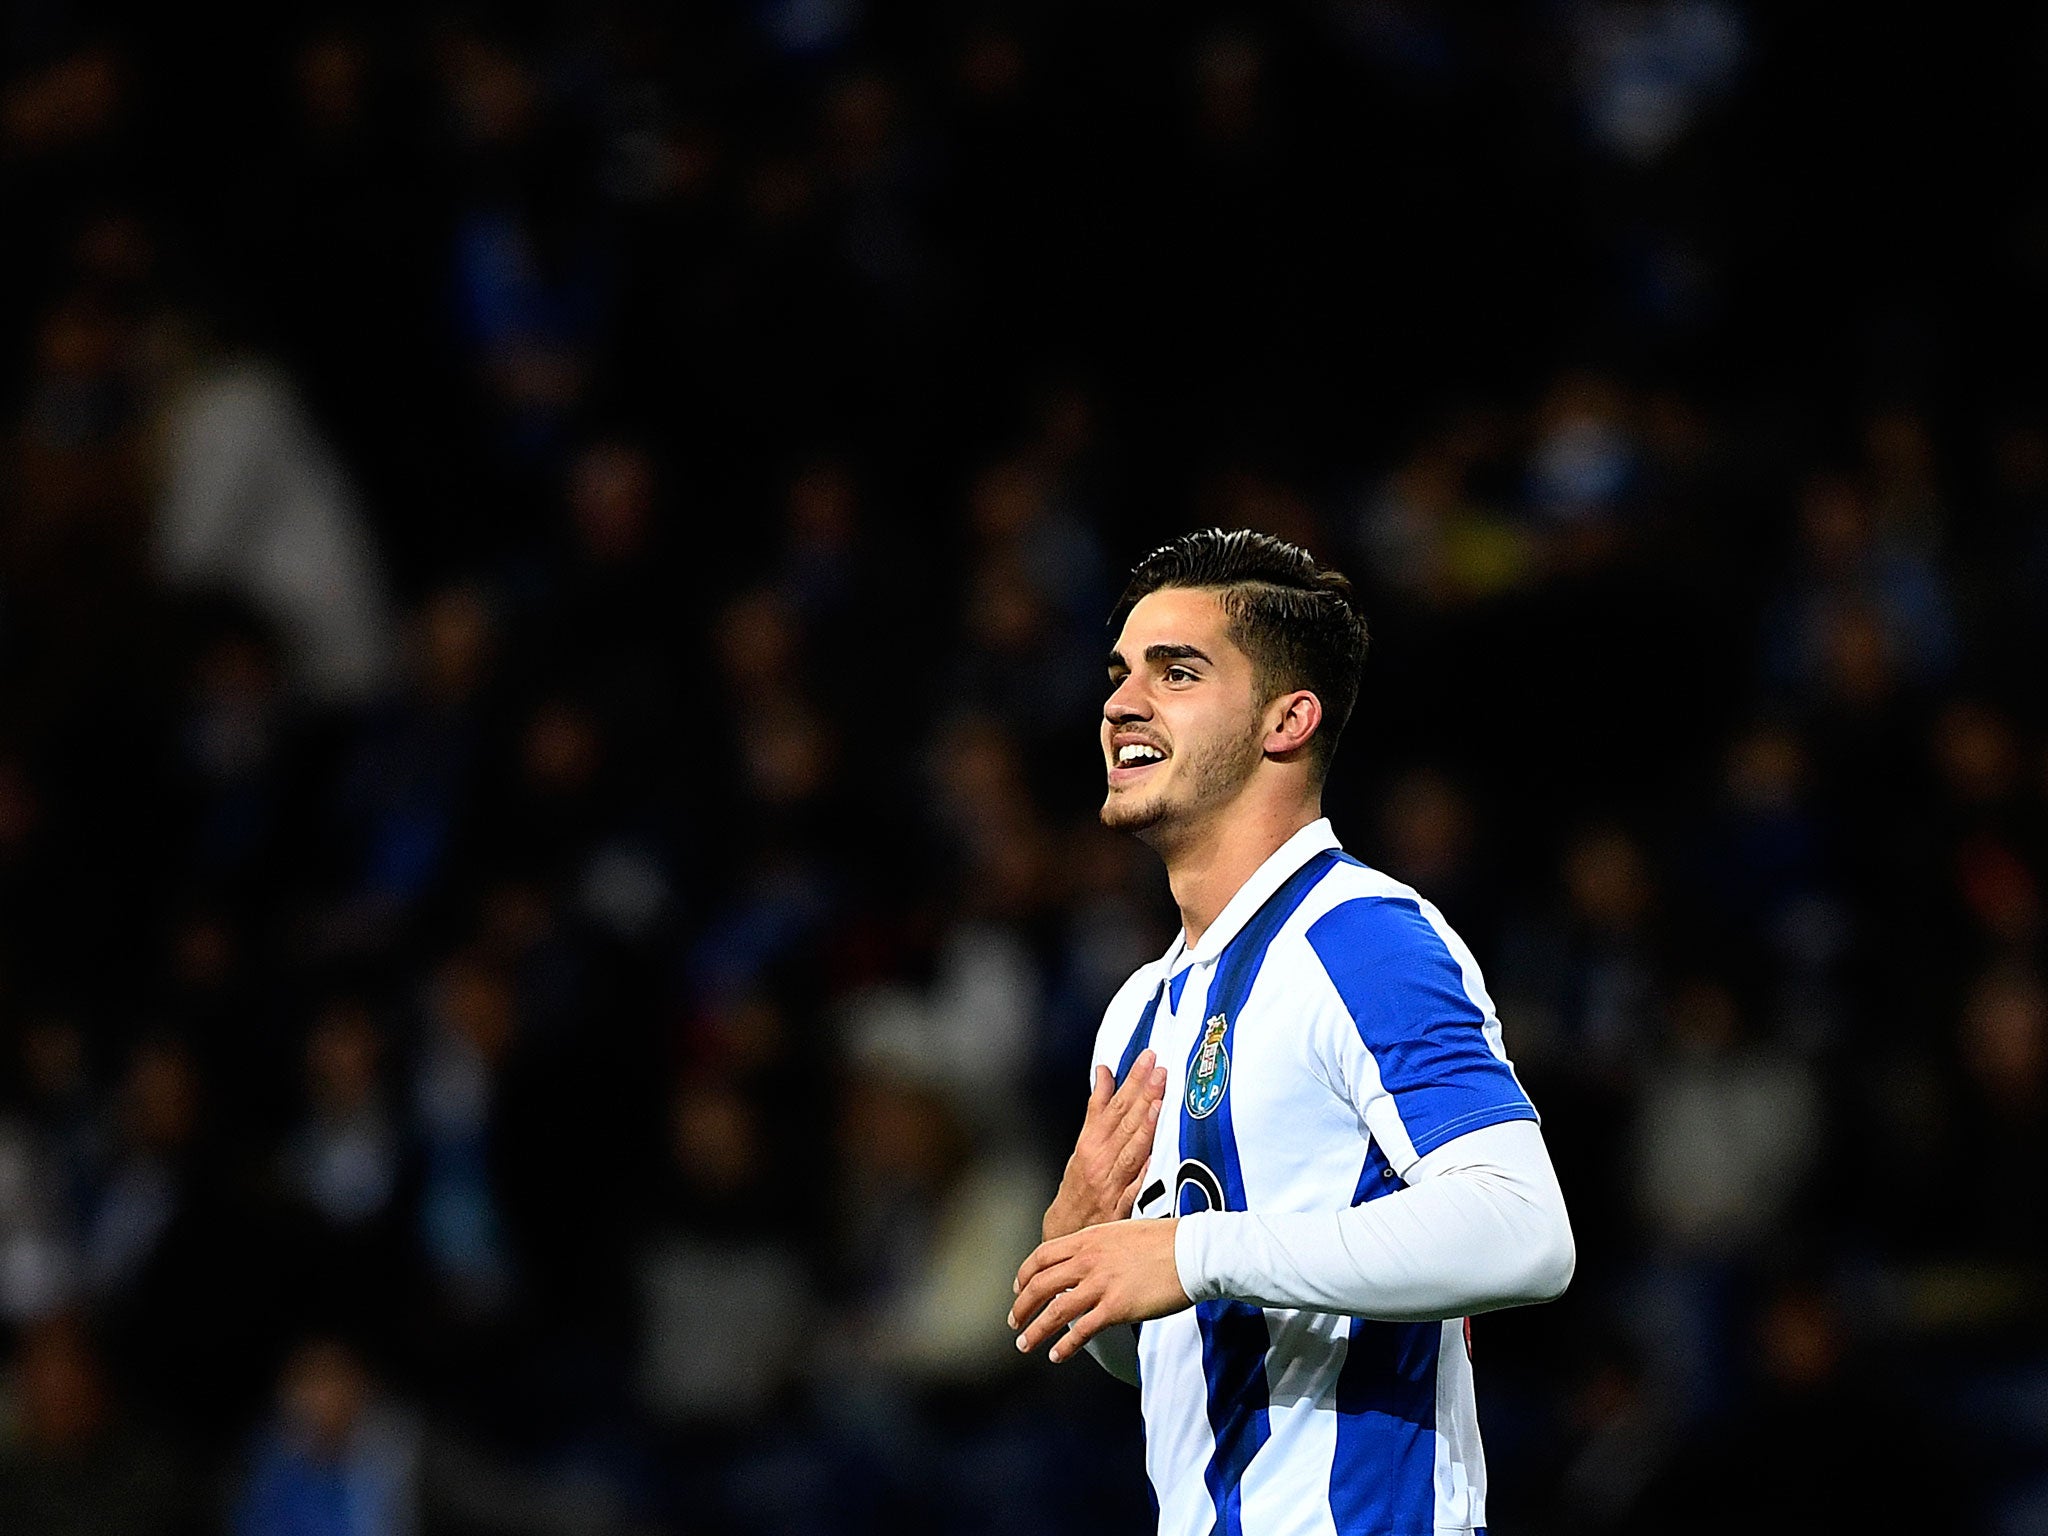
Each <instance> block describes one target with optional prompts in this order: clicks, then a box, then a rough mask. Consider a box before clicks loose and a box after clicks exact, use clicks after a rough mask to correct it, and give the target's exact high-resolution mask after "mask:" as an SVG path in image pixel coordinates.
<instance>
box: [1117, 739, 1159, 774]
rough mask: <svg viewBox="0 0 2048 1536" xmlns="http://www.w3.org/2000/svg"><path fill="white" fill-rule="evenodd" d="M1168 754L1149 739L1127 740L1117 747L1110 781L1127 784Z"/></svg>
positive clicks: (1153, 766) (1157, 763)
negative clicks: (1148, 740)
mask: <svg viewBox="0 0 2048 1536" xmlns="http://www.w3.org/2000/svg"><path fill="white" fill-rule="evenodd" d="M1167 756H1168V754H1167V753H1166V751H1165V750H1164V749H1163V748H1160V747H1155V746H1153V745H1152V744H1151V743H1150V742H1147V741H1127V742H1125V743H1124V744H1123V745H1122V746H1120V747H1118V748H1117V749H1116V761H1115V762H1114V763H1113V764H1112V765H1111V766H1110V770H1109V781H1110V783H1112V784H1127V783H1129V782H1130V781H1131V780H1133V779H1136V778H1139V777H1141V776H1142V775H1143V774H1144V773H1145V772H1146V771H1147V770H1148V769H1151V768H1155V767H1157V766H1158V765H1159V764H1161V763H1163V762H1165V761H1166V759H1167Z"/></svg>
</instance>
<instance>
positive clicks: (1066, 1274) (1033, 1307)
mask: <svg viewBox="0 0 2048 1536" xmlns="http://www.w3.org/2000/svg"><path fill="white" fill-rule="evenodd" d="M1081 1278H1082V1270H1081V1267H1080V1266H1079V1265H1077V1264H1063V1265H1057V1266H1055V1267H1054V1268H1052V1269H1048V1270H1045V1271H1043V1272H1041V1273H1040V1274H1039V1275H1038V1276H1037V1277H1036V1278H1035V1279H1033V1280H1032V1281H1031V1282H1030V1283H1029V1284H1027V1285H1026V1286H1025V1287H1024V1289H1023V1290H1022V1291H1021V1292H1019V1293H1018V1296H1017V1300H1016V1302H1015V1303H1014V1304H1013V1305H1012V1306H1011V1308H1010V1316H1009V1318H1008V1322H1009V1324H1010V1326H1011V1327H1012V1328H1022V1329H1025V1330H1026V1331H1029V1330H1030V1328H1031V1327H1032V1325H1033V1324H1034V1323H1036V1322H1037V1321H1038V1318H1039V1314H1040V1313H1042V1312H1043V1311H1045V1309H1046V1308H1047V1307H1049V1306H1051V1305H1052V1304H1053V1303H1054V1302H1055V1301H1057V1300H1058V1299H1059V1297H1060V1296H1061V1295H1062V1294H1063V1293H1064V1292H1066V1291H1067V1290H1069V1289H1071V1288H1072V1287H1073V1286H1074V1285H1075V1284H1076V1283H1077V1282H1078V1281H1079V1280H1080V1279H1081Z"/></svg>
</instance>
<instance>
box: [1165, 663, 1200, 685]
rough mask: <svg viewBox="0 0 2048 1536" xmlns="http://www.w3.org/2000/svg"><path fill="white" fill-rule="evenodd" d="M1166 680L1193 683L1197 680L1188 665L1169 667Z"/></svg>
mask: <svg viewBox="0 0 2048 1536" xmlns="http://www.w3.org/2000/svg"><path fill="white" fill-rule="evenodd" d="M1166 680H1167V681H1168V682H1169V683H1191V682H1193V681H1194V680H1195V674H1194V673H1193V672H1192V671H1190V670H1189V669H1188V668H1186V667H1168V668H1167V669H1166Z"/></svg>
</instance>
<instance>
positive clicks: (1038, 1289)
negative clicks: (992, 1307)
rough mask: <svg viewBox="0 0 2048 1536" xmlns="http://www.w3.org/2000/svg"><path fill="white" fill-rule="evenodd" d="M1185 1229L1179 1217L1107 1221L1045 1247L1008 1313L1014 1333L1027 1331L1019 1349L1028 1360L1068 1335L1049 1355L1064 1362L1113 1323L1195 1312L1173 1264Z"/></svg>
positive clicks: (1028, 1266) (1035, 1255)
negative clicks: (1176, 1240)
mask: <svg viewBox="0 0 2048 1536" xmlns="http://www.w3.org/2000/svg"><path fill="white" fill-rule="evenodd" d="M1179 1225H1180V1219H1179V1218H1178V1217H1171V1218H1168V1219H1166V1220H1164V1221H1161V1220H1158V1219H1139V1220H1127V1221H1106V1222H1103V1223H1102V1224H1101V1225H1100V1226H1094V1227H1083V1228H1082V1229H1081V1230H1080V1231H1079V1232H1075V1233H1071V1234H1069V1235H1068V1236H1066V1237H1056V1238H1054V1239H1053V1240H1052V1241H1051V1242H1049V1243H1040V1244H1039V1245H1038V1247H1037V1248H1035V1249H1034V1250H1032V1254H1031V1257H1030V1258H1028V1259H1026V1260H1025V1261H1024V1267H1023V1268H1022V1269H1020V1270H1018V1271H1017V1284H1016V1293H1017V1301H1016V1304H1015V1305H1014V1306H1013V1307H1012V1308H1011V1309H1010V1326H1011V1327H1012V1328H1015V1327H1017V1326H1018V1324H1019V1323H1022V1324H1023V1326H1024V1331H1023V1332H1022V1333H1020V1334H1018V1335H1017V1347H1018V1348H1019V1349H1021V1350H1023V1351H1024V1352H1025V1353H1027V1354H1028V1353H1030V1352H1031V1351H1032V1350H1034V1349H1036V1348H1037V1347H1038V1346H1039V1345H1040V1344H1042V1343H1044V1342H1045V1341H1046V1340H1047V1339H1048V1338H1051V1337H1052V1336H1053V1335H1055V1334H1057V1333H1058V1332H1059V1331H1060V1330H1061V1329H1062V1328H1064V1329H1065V1330H1066V1336H1065V1337H1064V1338H1061V1339H1059V1340H1058V1342H1056V1343H1055V1344H1054V1345H1053V1347H1052V1349H1051V1350H1050V1351H1049V1358H1051V1359H1052V1360H1053V1361H1055V1362H1058V1361H1061V1360H1064V1359H1066V1358H1067V1356H1069V1355H1071V1354H1073V1353H1074V1351H1076V1350H1078V1349H1079V1348H1080V1347H1081V1346H1082V1345H1083V1344H1085V1343H1087V1342H1088V1341H1089V1340H1090V1339H1092V1338H1094V1337H1095V1335H1096V1334H1098V1333H1100V1332H1101V1331H1102V1330H1103V1329H1105V1328H1107V1327H1109V1326H1110V1325H1111V1324H1112V1323H1136V1322H1143V1321H1144V1320H1146V1319H1147V1318H1154V1317H1165V1316H1166V1315H1167V1314H1168V1313H1170V1312H1178V1311H1180V1310H1181V1308H1183V1307H1188V1306H1192V1305H1194V1303H1192V1302H1191V1301H1189V1300H1188V1293H1187V1292H1186V1291H1184V1290H1182V1289H1181V1285H1180V1271H1179V1270H1177V1269H1175V1268H1174V1263H1173V1234H1174V1230H1175V1229H1176V1228H1177V1227H1179Z"/></svg>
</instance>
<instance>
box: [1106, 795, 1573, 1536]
mask: <svg viewBox="0 0 2048 1536" xmlns="http://www.w3.org/2000/svg"><path fill="white" fill-rule="evenodd" d="M1147 1045H1150V1046H1151V1047H1152V1048H1153V1049H1154V1050H1155V1051H1157V1053H1158V1058H1159V1061H1160V1063H1161V1064H1162V1065H1163V1066H1165V1068H1166V1069H1167V1087H1166V1110H1165V1112H1163V1113H1162V1114H1161V1115H1160V1118H1159V1128H1158V1131H1157V1133H1156V1135H1155V1139H1154V1142H1153V1148H1152V1161H1151V1164H1150V1167H1149V1169H1148V1171H1147V1174H1146V1180H1145V1184H1144V1186H1143V1194H1142V1195H1141V1197H1140V1206H1139V1209H1138V1211H1137V1212H1136V1213H1135V1214H1136V1215H1138V1216H1141V1217H1144V1216H1163V1215H1168V1214H1172V1213H1175V1212H1177V1213H1179V1214H1182V1215H1187V1214H1190V1213H1192V1212H1196V1211H1202V1210H1233V1211H1245V1210H1249V1211H1258V1212H1265V1213H1278V1212H1293V1211H1330V1210H1339V1209H1342V1208H1344V1207H1347V1206H1352V1205H1356V1204H1360V1203H1362V1202H1364V1201H1367V1200H1373V1199H1376V1198H1379V1197H1381V1196H1383V1195H1387V1194H1391V1193H1393V1192H1394V1191H1396V1190H1399V1189H1401V1188H1403V1187H1404V1186H1403V1183H1402V1178H1403V1176H1404V1175H1405V1174H1406V1173H1408V1172H1409V1171H1410V1170H1411V1169H1412V1168H1413V1166H1414V1164H1415V1162H1416V1161H1417V1160H1418V1159H1419V1158H1421V1157H1423V1156H1424V1155H1426V1154H1428V1153H1430V1152H1432V1151H1434V1150H1435V1149H1436V1148H1438V1147H1440V1146H1442V1145H1444V1144H1445V1143H1447V1142H1449V1141H1451V1140H1452V1139H1454V1138H1455V1137H1458V1136H1460V1135H1463V1134H1465V1133H1466V1132H1468V1131H1474V1130H1478V1129H1480V1128H1481V1127H1484V1126H1489V1125H1497V1124H1500V1123H1501V1122H1503V1121H1509V1120H1534V1119H1535V1118H1536V1111H1535V1110H1534V1108H1533V1107H1531V1105H1530V1103H1529V1099H1528V1096H1527V1095H1526V1094H1525V1093H1524V1092H1523V1091H1522V1087H1521V1085H1520V1083H1518V1082H1517V1081H1516V1080H1515V1075H1514V1071H1513V1069H1512V1068H1511V1067H1510V1066H1509V1065H1508V1061H1507V1056H1506V1053H1505V1051H1504V1050H1503V1048H1502V1044H1501V1034H1500V1023H1499V1020H1498V1019H1497V1018H1496V1017H1495V1015H1494V1009H1493V1004H1492V1002H1491V1000H1490V999H1489V998H1488V997H1487V994H1486V988H1485V984H1484V983H1483V982H1482V981H1481V980H1480V976H1479V967H1478V965H1477V963H1476V962H1475V961H1474V960H1473V958H1472V954H1471V952H1470V951H1469V950H1468V949H1466V947H1465V945H1464V942H1463V941H1462V940H1460V939H1459V938H1458V936H1457V935H1456V934H1455V933H1453V932H1452V931H1451V929H1450V928H1449V926H1448V925H1446V924H1445V922H1444V920H1443V918H1442V917H1441V916H1440V915H1439V914H1438V912H1437V910H1436V909H1435V908H1434V907H1433V906H1431V905H1430V904H1429V903H1428V902H1427V901H1424V900H1422V898H1421V897H1419V896H1418V895H1417V894H1416V893H1415V892H1414V891H1413V890H1411V889H1409V888H1408V887H1407V886H1405V885H1402V884H1401V883H1399V882H1398V881H1396V880H1393V879H1390V878H1389V877H1387V876H1386V875H1383V874H1381V873H1379V872H1378V871H1377V870H1373V869H1369V868H1367V867H1366V866H1365V865H1363V864H1361V863H1359V862H1358V861H1357V860H1356V859H1353V858H1351V857H1350V856H1349V855H1348V854H1346V853H1344V852H1343V851H1342V849H1341V848H1340V847H1339V846H1338V843H1337V840H1336V838H1335V836H1334V835H1333V834H1332V833H1331V830H1330V824H1329V822H1328V821H1327V820H1325V821H1318V822H1315V823H1314V824H1312V825H1310V826H1307V827H1304V828H1303V829H1302V830H1301V831H1300V832H1298V833H1296V834H1295V835H1294V836H1293V837H1292V838H1290V839H1289V840H1288V841H1287V842H1286V843H1285V844H1284V845H1283V846H1282V847H1281V848H1280V849H1279V850H1278V851H1277V852H1275V853H1274V854H1273V856H1272V857H1271V858H1270V859H1268V860H1267V861H1266V862H1265V863H1264V864H1263V865H1261V866H1260V868H1259V870H1258V871H1257V873H1255V874H1254V875H1253V876H1252V877H1251V879H1250V880H1248V881H1247V882H1246V883H1245V885H1244V886H1243V888H1242V889H1240V890H1239V891H1238V893H1237V894H1236V896H1235V897H1233V898H1232V899H1231V901H1230V903H1229V905H1227V906H1226V907H1225V908H1224V910H1223V912H1222V914H1221V915H1220V916H1219V917H1218V918H1217V920H1216V922H1215V923H1214V924H1213V925H1212V926H1211V927H1210V928H1209V930H1208V931H1207V932H1206V933H1204V934H1203V935H1202V941H1201V943H1199V944H1198V945H1196V946H1195V947H1194V948H1193V949H1192V950H1190V949H1188V948H1187V947H1186V945H1185V943H1184V941H1182V940H1176V942H1175V944H1174V946H1173V948H1172V949H1170V950H1168V951H1167V953H1166V955H1165V956H1164V957H1163V958H1161V959H1160V960H1158V961H1155V962H1154V963H1152V964H1151V965H1148V966H1145V967H1144V968H1142V969H1141V970H1139V971H1138V973H1137V974H1136V975H1134V976H1132V977H1131V979H1130V980H1129V981H1128V982H1126V983H1125V985H1124V986H1123V988H1122V989H1121V990H1119V992H1118V993H1117V995H1116V997H1115V999H1114V1000H1113V1001H1112V1002H1111V1003H1110V1006H1109V1011H1108V1013H1107V1015H1106V1017H1105V1018H1104V1020H1103V1025H1102V1030H1101V1033H1100V1035H1099V1036H1098V1038H1097V1042H1096V1060H1097V1061H1098V1062H1101V1063H1105V1064H1107V1065H1108V1066H1110V1067H1111V1068H1112V1069H1113V1070H1114V1071H1115V1072H1116V1074H1117V1079H1118V1081H1119V1082H1121V1081H1122V1080H1123V1077H1124V1076H1125V1075H1126V1074H1127V1073H1128V1072H1129V1071H1130V1069H1131V1066H1132V1063H1133V1062H1135V1060H1136V1059H1137V1056H1138V1054H1139V1052H1140V1051H1142V1050H1144V1049H1145V1047H1146V1046H1147ZM1138 1368H1139V1379H1140V1386H1141V1389H1142V1393H1143V1404H1144V1415H1145V1438H1146V1450H1145V1462H1146V1470H1147V1472H1148V1473H1149V1475H1150V1477H1151V1480H1152V1486H1153V1490H1154V1492H1155V1494H1156V1495H1157V1498H1158V1502H1159V1530H1160V1533H1161V1536H1211V1533H1215V1536H1296V1533H1299V1536H1312V1533H1313V1536H1367V1533H1370V1536H1451V1533H1458V1536H1463V1533H1466V1532H1472V1531H1478V1530H1483V1528H1484V1526H1485V1523H1486V1468H1485V1461H1484V1459H1483V1457H1482V1455H1481V1452H1480V1447H1479V1423H1478V1417H1477V1412H1476V1408H1475V1404H1474V1399H1473V1390H1472V1366H1471V1360H1470V1357H1469V1355H1468V1352H1467V1349H1466V1343H1465V1334H1464V1320H1463V1319H1460V1318H1452V1319H1449V1320H1446V1321H1442V1322H1424V1323H1412V1322H1411V1323H1401V1322H1374V1321H1365V1320H1362V1319H1357V1318H1351V1317H1342V1316H1334V1315H1331V1314H1328V1313H1319V1312H1305V1311H1293V1310H1284V1309H1279V1308H1261V1307H1257V1306H1253V1305H1250V1304H1248V1303H1245V1302H1242V1301H1229V1300H1222V1301H1205V1302H1201V1303H1198V1304H1197V1305H1196V1306H1194V1307H1193V1308H1190V1309H1188V1310H1185V1311H1182V1312H1179V1313H1176V1314H1175V1315H1173V1316H1171V1317H1166V1318H1161V1319H1159V1320H1157V1321H1155V1322H1149V1323H1146V1324H1144V1325H1143V1327H1142V1328H1141V1330H1140V1332H1139V1338H1138Z"/></svg>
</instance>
